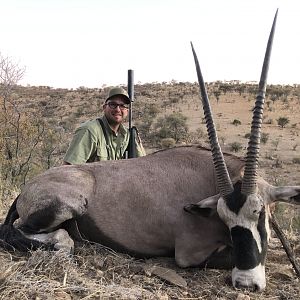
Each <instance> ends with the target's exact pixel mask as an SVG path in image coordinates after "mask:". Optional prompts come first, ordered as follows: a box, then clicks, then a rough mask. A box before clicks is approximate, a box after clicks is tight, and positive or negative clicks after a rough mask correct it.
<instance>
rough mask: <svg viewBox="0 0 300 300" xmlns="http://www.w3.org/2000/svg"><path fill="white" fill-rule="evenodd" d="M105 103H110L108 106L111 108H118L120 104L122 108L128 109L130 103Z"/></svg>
mask: <svg viewBox="0 0 300 300" xmlns="http://www.w3.org/2000/svg"><path fill="white" fill-rule="evenodd" d="M105 105H108V107H109V108H111V109H116V108H117V107H118V106H119V107H120V109H121V110H125V109H128V105H126V104H119V103H116V102H108V103H106V104H105Z"/></svg>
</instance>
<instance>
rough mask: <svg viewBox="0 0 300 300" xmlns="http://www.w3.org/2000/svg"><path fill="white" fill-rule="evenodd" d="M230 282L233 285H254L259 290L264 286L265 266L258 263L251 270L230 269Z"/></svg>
mask: <svg viewBox="0 0 300 300" xmlns="http://www.w3.org/2000/svg"><path fill="white" fill-rule="evenodd" d="M232 284H233V286H234V287H236V288H238V287H254V286H257V288H258V290H259V291H261V290H263V289H264V288H265V287H266V275H265V267H264V266H263V265H261V264H259V265H258V266H257V267H255V268H253V269H251V270H239V269H238V268H233V270H232Z"/></svg>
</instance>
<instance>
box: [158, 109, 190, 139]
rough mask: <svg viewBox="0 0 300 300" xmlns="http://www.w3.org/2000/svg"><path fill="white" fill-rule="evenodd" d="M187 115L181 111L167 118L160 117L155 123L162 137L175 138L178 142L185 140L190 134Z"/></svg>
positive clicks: (159, 135)
mask: <svg viewBox="0 0 300 300" xmlns="http://www.w3.org/2000/svg"><path fill="white" fill-rule="evenodd" d="M186 121H187V117H186V116H184V115H183V114H181V113H173V114H171V115H168V116H167V117H165V118H159V119H158V120H157V123H156V125H155V129H156V130H157V136H158V137H159V138H160V139H164V138H173V139H174V140H175V141H176V143H177V142H179V141H180V140H184V139H185V138H186V137H187V134H188V126H187V123H186Z"/></svg>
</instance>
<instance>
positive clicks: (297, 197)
mask: <svg viewBox="0 0 300 300" xmlns="http://www.w3.org/2000/svg"><path fill="white" fill-rule="evenodd" d="M292 199H293V201H295V202H299V203H300V190H299V191H298V195H296V196H294V197H292Z"/></svg>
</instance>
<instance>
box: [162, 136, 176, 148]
mask: <svg viewBox="0 0 300 300" xmlns="http://www.w3.org/2000/svg"><path fill="white" fill-rule="evenodd" d="M175 144H176V141H175V140H174V139H173V138H164V139H161V140H160V145H161V147H162V148H163V149H166V148H173V147H174V146H175Z"/></svg>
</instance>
